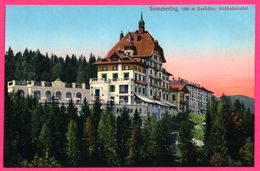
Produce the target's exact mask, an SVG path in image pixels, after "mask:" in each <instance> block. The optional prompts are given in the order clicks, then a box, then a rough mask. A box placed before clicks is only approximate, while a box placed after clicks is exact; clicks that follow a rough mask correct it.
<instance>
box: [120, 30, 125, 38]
mask: <svg viewBox="0 0 260 171" xmlns="http://www.w3.org/2000/svg"><path fill="white" fill-rule="evenodd" d="M123 37H124V33H123V30H121V33H120V38H119V39H120V40H121V39H122V38H123Z"/></svg>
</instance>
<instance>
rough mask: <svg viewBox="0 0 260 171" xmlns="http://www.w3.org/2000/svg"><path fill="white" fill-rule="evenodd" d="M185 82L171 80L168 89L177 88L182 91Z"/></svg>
mask: <svg viewBox="0 0 260 171" xmlns="http://www.w3.org/2000/svg"><path fill="white" fill-rule="evenodd" d="M185 86H186V84H185V83H182V82H171V83H170V85H169V87H170V90H177V91H182V90H184V88H185Z"/></svg>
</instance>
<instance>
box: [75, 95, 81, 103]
mask: <svg viewBox="0 0 260 171" xmlns="http://www.w3.org/2000/svg"><path fill="white" fill-rule="evenodd" d="M80 101H81V93H80V92H77V93H76V102H77V103H79V102H80Z"/></svg>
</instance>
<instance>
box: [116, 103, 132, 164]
mask: <svg viewBox="0 0 260 171" xmlns="http://www.w3.org/2000/svg"><path fill="white" fill-rule="evenodd" d="M130 127H131V120H130V118H129V114H128V111H127V109H126V108H123V111H122V113H121V115H120V116H118V117H117V129H116V130H117V134H116V138H117V144H118V151H119V156H120V160H121V162H120V163H121V164H122V165H126V157H127V155H128V152H129V146H128V141H129V138H130V132H131V128H130Z"/></svg>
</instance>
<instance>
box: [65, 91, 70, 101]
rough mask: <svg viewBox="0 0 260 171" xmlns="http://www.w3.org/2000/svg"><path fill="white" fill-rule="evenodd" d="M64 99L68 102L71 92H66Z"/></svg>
mask: <svg viewBox="0 0 260 171" xmlns="http://www.w3.org/2000/svg"><path fill="white" fill-rule="evenodd" d="M66 99H67V100H70V99H71V92H69V91H68V92H67V93H66Z"/></svg>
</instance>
